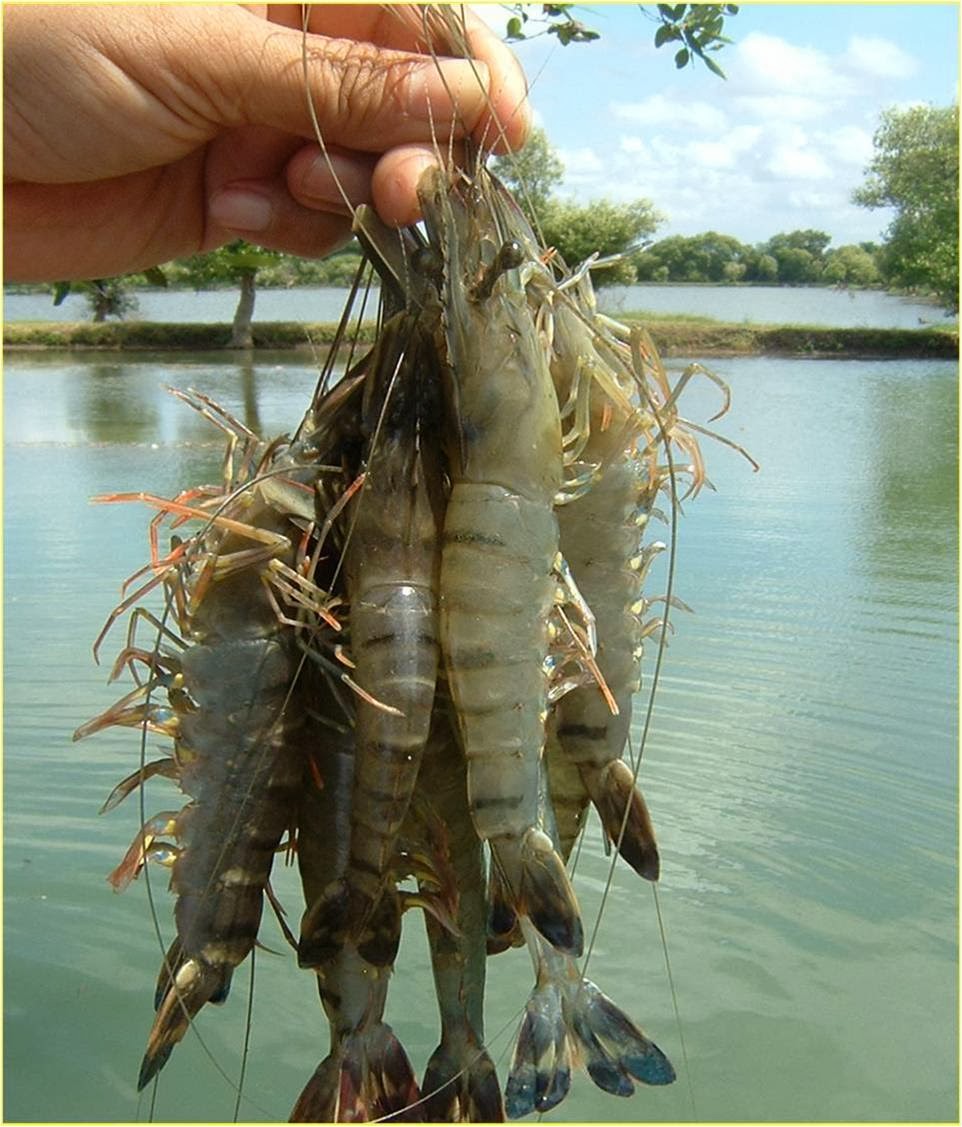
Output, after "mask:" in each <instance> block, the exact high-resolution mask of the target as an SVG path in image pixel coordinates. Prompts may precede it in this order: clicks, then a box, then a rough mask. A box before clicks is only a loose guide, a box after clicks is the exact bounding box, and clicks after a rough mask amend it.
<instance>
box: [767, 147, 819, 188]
mask: <svg viewBox="0 0 962 1127" xmlns="http://www.w3.org/2000/svg"><path fill="white" fill-rule="evenodd" d="M765 167H766V168H767V169H768V171H769V172H770V173H771V174H772V175H773V176H774V177H775V178H776V179H778V180H827V179H829V178H830V177H831V175H832V169H831V166H830V165H829V164H828V162H827V161H826V160H825V158H824V157H823V156H822V155H821V154H820V153H818V152H815V150H814V149H811V148H806V147H799V148H796V147H795V146H794V145H776V146H775V148H774V150H773V151H772V154H771V156H770V157H769V159H768V161H767V163H766V165H765Z"/></svg>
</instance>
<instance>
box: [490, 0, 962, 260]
mask: <svg viewBox="0 0 962 1127" xmlns="http://www.w3.org/2000/svg"><path fill="white" fill-rule="evenodd" d="M575 14H576V15H577V16H578V18H580V19H581V20H582V21H583V22H584V23H586V24H587V25H588V26H589V27H592V28H594V29H595V30H597V31H599V32H600V33H601V39H600V40H597V41H596V42H593V43H590V44H583V45H578V44H573V45H569V46H568V47H561V46H559V45H557V44H556V43H555V41H554V38H553V37H545V38H541V39H537V40H532V41H530V42H528V43H522V44H519V45H518V46H517V48H516V50H517V54H518V56H519V58H520V59H521V61H522V63H523V64H524V67H525V70H526V72H527V74H528V77H529V81H530V82H531V85H532V89H531V101H532V104H533V106H534V110H535V115H536V120H537V121H538V123H539V124H541V125H543V126H544V128H545V129H546V130H547V132H548V137H549V139H550V141H551V143H552V144H553V145H554V147H555V148H556V149H557V150H558V152H559V155H560V156H561V157H562V159H563V161H564V163H565V169H566V175H565V181H564V184H563V185H562V187H561V189H560V194H562V195H566V196H569V197H571V198H574V199H576V200H578V201H579V202H581V203H586V202H588V201H589V200H591V199H596V198H600V197H607V198H609V199H613V200H618V201H625V200H632V199H638V198H640V197H643V198H647V199H650V200H651V201H652V202H653V203H654V205H655V207H656V208H657V209H658V210H659V211H660V212H662V213H663V215H664V216H665V217H666V218H665V222H664V224H663V225H662V227H661V228H660V229H659V231H658V232H657V234H656V238H661V237H665V236H666V235H671V234H679V235H692V234H696V233H698V232H701V231H707V230H716V231H721V232H723V233H724V234H729V235H734V236H735V237H736V238H739V239H741V240H742V241H744V242H747V243H757V242H763V241H764V240H766V239H768V238H769V237H770V236H772V235H774V234H776V233H777V232H779V231H790V230H795V229H797V228H806V227H814V228H817V229H819V230H822V231H826V232H827V233H828V234H830V235H831V236H832V241H833V243H834V245H836V246H839V245H842V244H844V243H851V242H861V241H863V240H867V239H872V240H877V239H878V238H879V237H880V236H881V234H882V233H883V232H884V229H885V227H886V226H887V224H888V222H889V220H890V218H891V217H890V215H889V214H887V213H886V212H885V211H868V210H866V209H864V208H857V207H855V206H854V205H853V204H851V203H850V202H849V201H850V196H851V193H852V189H853V188H855V187H856V186H857V185H858V184H860V183H861V182H862V180H863V174H864V169H865V165H866V164H867V162H868V161H869V159H870V158H871V155H872V134H873V133H874V131H875V128H876V126H877V124H878V120H879V115H880V113H881V111H882V110H883V109H885V108H887V107H889V106H905V105H910V104H913V103H918V102H931V103H933V104H935V105H940V106H945V105H949V104H950V103H952V102H953V101H954V100H955V99H956V98H957V97H958V82H959V8H958V6H957V5H956V4H954V3H950V4H926V3H910V4H904V3H903V4H837V3H822V4H743V5H742V6H741V8H740V11H739V13H738V15H737V16H735V17H732V18H730V19H729V20H728V21H727V23H726V33H727V34H728V35H729V37H730V38H731V39H733V40H734V42H733V43H732V44H730V45H729V46H726V47H725V48H724V50H723V51H722V52H721V53H720V54H719V55H718V56H716V57H717V59H718V62H719V63H720V64H721V66H722V67H723V69H724V70H725V72H726V73H727V75H728V80H727V81H722V80H721V79H719V78H716V77H715V76H714V75H712V74H710V73H709V72H708V71H707V70H706V69H705V67H703V66H701V65H699V66H698V67H697V69H695V70H692V69H691V68H690V67H689V68H686V69H685V70H682V71H678V70H676V69H675V66H674V63H673V60H672V55H673V53H674V49H673V48H671V47H663V48H661V49H660V50H656V49H655V47H654V45H653V42H652V39H653V35H654V28H655V26H656V25H655V24H654V23H653V22H652V21H651V20H650V19H648V18H646V16H645V15H644V14H643V13H642V12H641V11H639V9H638V6H637V5H635V4H620V3H616V4H593V5H592V4H587V5H584V6H582V7H580V8H579V10H578V11H577V12H576V13H575ZM483 15H484V17H485V19H486V20H487V21H488V22H489V23H491V24H492V25H494V26H495V27H498V28H499V30H501V31H503V28H504V23H505V20H506V19H507V14H506V13H505V11H504V9H503V8H501V7H500V6H497V5H490V6H488V5H485V7H484V11H483Z"/></svg>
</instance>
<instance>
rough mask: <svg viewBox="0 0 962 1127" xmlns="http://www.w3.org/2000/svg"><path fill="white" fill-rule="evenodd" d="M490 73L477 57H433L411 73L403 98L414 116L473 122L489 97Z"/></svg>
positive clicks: (404, 88) (405, 83) (444, 121)
mask: <svg viewBox="0 0 962 1127" xmlns="http://www.w3.org/2000/svg"><path fill="white" fill-rule="evenodd" d="M489 85H490V75H489V73H488V68H487V66H486V65H485V64H484V63H482V62H479V61H478V60H477V59H437V60H435V59H432V60H431V62H430V63H424V64H423V65H422V66H419V67H418V68H417V69H416V70H415V71H413V72H412V73H411V74H409V75H408V76H407V78H406V79H405V81H404V84H403V100H404V104H405V106H406V108H407V112H408V113H409V114H410V115H411V116H412V117H421V118H427V117H432V118H433V119H434V120H435V121H436V122H441V123H444V124H450V123H451V122H452V121H454V120H455V119H456V118H458V117H463V118H465V119H466V120H467V122H468V124H473V122H474V120H475V119H476V118H477V117H478V115H479V114H480V112H481V110H482V109H483V108H484V106H485V104H486V101H487V94H488V86H489Z"/></svg>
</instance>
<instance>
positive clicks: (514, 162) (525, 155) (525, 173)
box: [491, 129, 565, 219]
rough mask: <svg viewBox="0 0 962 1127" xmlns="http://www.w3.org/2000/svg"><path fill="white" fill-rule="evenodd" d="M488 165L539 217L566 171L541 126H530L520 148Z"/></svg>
mask: <svg viewBox="0 0 962 1127" xmlns="http://www.w3.org/2000/svg"><path fill="white" fill-rule="evenodd" d="M491 167H492V169H493V171H494V173H495V175H496V176H497V177H498V178H499V179H501V180H503V181H504V183H505V184H506V185H507V186H508V187H509V188H510V189H511V191H512V192H514V194H515V195H516V196H517V197H518V199H519V200H520V201H521V202H522V204H524V206H525V207H526V208H527V209H528V210H530V211H531V212H532V213H533V214H534V215H535V216H536V217H537V218H538V219H540V218H541V216H542V214H543V213H544V208H545V205H546V204H547V202H548V200H549V198H550V197H551V193H552V192H553V191H554V189H555V188H557V186H558V185H559V184H560V183H561V181H562V178H563V177H564V171H565V166H564V164H563V163H562V162H561V158H560V157H559V156H558V154H557V153H556V152H555V150H554V149H553V148H552V147H551V143H550V141H549V140H548V134H547V133H545V131H544V130H543V129H532V131H531V135H530V136H529V137H528V140H527V141H526V142H525V145H524V148H523V149H521V150H519V151H518V152H516V153H510V154H508V155H506V156H500V157H495V159H494V160H493V161H492V163H491Z"/></svg>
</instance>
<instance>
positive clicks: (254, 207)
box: [208, 188, 274, 231]
mask: <svg viewBox="0 0 962 1127" xmlns="http://www.w3.org/2000/svg"><path fill="white" fill-rule="evenodd" d="M208 214H209V216H210V218H211V219H212V220H213V221H214V222H215V223H216V224H217V225H218V226H219V227H227V228H229V229H230V230H232V231H266V230H267V228H268V227H269V226H270V225H271V219H272V218H273V216H274V208H273V206H272V204H271V201H270V200H269V199H268V198H267V197H266V196H262V195H260V193H258V192H251V191H248V190H246V189H244V188H224V189H222V190H221V191H219V192H217V193H216V195H214V196H212V197H211V200H210V204H209V205H208Z"/></svg>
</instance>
